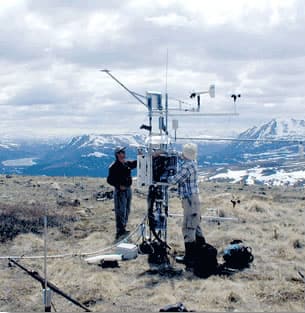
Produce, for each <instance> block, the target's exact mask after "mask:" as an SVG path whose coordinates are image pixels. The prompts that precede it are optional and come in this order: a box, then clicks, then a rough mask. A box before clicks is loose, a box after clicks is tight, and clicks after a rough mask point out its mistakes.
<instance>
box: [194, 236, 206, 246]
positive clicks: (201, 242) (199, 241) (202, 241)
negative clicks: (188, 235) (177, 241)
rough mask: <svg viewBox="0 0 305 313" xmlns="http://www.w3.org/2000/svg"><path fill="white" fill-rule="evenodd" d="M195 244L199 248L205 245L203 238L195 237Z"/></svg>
mask: <svg viewBox="0 0 305 313" xmlns="http://www.w3.org/2000/svg"><path fill="white" fill-rule="evenodd" d="M196 244H197V245H198V246H199V247H201V246H203V245H205V244H206V241H205V238H204V237H203V236H202V237H201V236H200V237H199V236H196Z"/></svg>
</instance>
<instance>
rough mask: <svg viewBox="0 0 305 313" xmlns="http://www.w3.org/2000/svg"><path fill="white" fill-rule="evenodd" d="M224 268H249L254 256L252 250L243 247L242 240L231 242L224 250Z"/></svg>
mask: <svg viewBox="0 0 305 313" xmlns="http://www.w3.org/2000/svg"><path fill="white" fill-rule="evenodd" d="M223 259H224V261H225V263H224V266H225V267H229V268H234V269H243V268H246V267H249V265H250V263H251V262H253V260H254V256H253V254H252V249H251V248H250V247H248V246H245V245H244V244H243V242H242V240H233V241H232V242H231V243H230V244H229V245H228V246H227V247H226V248H225V250H224V255H223Z"/></svg>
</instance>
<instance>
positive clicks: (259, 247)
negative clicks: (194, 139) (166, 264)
mask: <svg viewBox="0 0 305 313" xmlns="http://www.w3.org/2000/svg"><path fill="white" fill-rule="evenodd" d="M107 188H108V187H107V185H106V183H105V181H104V180H103V179H96V178H80V177H78V178H63V177H30V176H13V177H11V178H6V177H5V176H0V215H1V218H0V221H1V222H0V235H1V245H0V255H1V256H4V255H42V254H43V235H42V222H41V218H42V216H43V215H44V212H45V209H47V212H48V215H49V216H50V218H49V220H50V222H51V225H50V226H51V227H50V228H49V231H48V233H49V238H50V240H49V251H48V253H49V254H57V253H68V254H79V253H80V252H81V253H83V252H91V251H96V250H100V249H102V248H103V247H106V246H109V245H111V244H112V243H113V240H114V234H115V228H114V222H115V221H114V213H113V211H112V208H113V203H112V201H111V200H109V201H96V198H95V195H96V193H97V192H99V191H105V190H107ZM200 188H201V198H202V213H203V214H208V213H209V211H208V208H216V209H217V210H218V212H219V214H220V215H221V216H234V217H237V218H238V219H239V221H238V222H222V223H220V224H217V223H208V222H206V221H202V227H203V230H204V232H205V236H206V239H207V241H208V242H210V243H211V244H213V245H214V246H216V247H217V249H218V251H219V262H220V263H221V262H222V253H223V249H224V248H225V247H226V245H228V244H229V242H230V241H231V240H232V239H242V240H244V241H245V242H246V243H247V244H248V245H249V246H251V247H252V249H253V254H254V257H255V260H254V263H253V264H252V266H251V268H250V269H247V270H245V271H243V272H239V273H237V274H235V275H233V276H231V277H219V276H211V277H210V278H208V279H199V278H197V277H195V276H193V274H191V273H189V272H184V273H183V275H182V276H180V277H173V278H170V277H166V276H160V275H152V274H150V273H148V272H147V271H148V270H149V265H148V263H147V256H139V257H138V258H137V259H135V260H132V261H125V262H121V263H120V267H119V268H116V269H103V268H101V267H100V266H97V265H88V264H87V263H86V262H85V261H84V259H83V258H81V257H67V258H62V259H50V260H49V261H48V272H49V278H50V281H51V282H53V283H54V284H56V285H57V286H58V287H59V288H62V289H63V290H64V291H65V292H66V293H68V294H70V295H72V296H73V297H74V298H76V299H78V300H79V301H81V302H83V303H86V304H88V305H90V309H91V310H92V311H99V312H101V311H116V312H121V311H138V310H139V311H140V310H141V311H143V310H146V311H147V310H148V311H159V309H160V308H161V307H163V306H165V305H167V304H172V303H176V302H178V301H181V302H183V303H184V305H185V306H186V307H187V308H188V309H192V310H196V311H253V312H257V311H268V312H269V311H270V312H271V311H290V312H299V311H303V310H304V286H305V284H304V282H303V281H302V280H301V278H300V276H299V275H298V271H299V270H300V271H302V272H303V273H304V272H305V265H304V260H305V239H304V237H305V229H304V220H305V219H304V217H305V209H304V201H305V195H304V190H303V189H301V188H292V187H291V188H287V187H276V188H275V187H274V188H270V187H264V186H244V185H233V184H225V183H223V184H214V183H206V182H203V183H201V186H200ZM231 200H239V202H240V203H238V204H237V205H236V207H235V208H234V209H233V205H232V202H231ZM170 212H171V213H182V209H181V205H180V201H179V199H177V198H175V197H172V198H171V199H170ZM145 213H146V199H145V195H143V194H141V193H137V192H134V195H133V209H132V212H131V216H130V224H129V228H130V229H134V228H135V227H136V225H137V224H138V223H139V222H140V221H141V219H142V218H143V216H144V214H145ZM4 217H5V218H4ZM168 224H169V225H168V228H169V244H170V245H171V246H172V250H176V251H177V252H182V251H183V238H182V235H181V229H180V228H181V219H179V218H170V219H169V221H168ZM8 226H10V227H8ZM137 237H138V236H134V237H133V240H134V242H135V241H136V239H137ZM20 263H22V264H24V265H26V266H28V267H29V268H31V269H33V270H37V271H39V272H40V273H41V274H43V260H42V259H35V260H28V259H24V260H20ZM174 266H175V267H176V268H177V269H180V268H181V269H182V268H183V267H182V266H181V265H179V264H174ZM0 281H1V285H0V311H15V312H21V311H22V312H24V311H42V310H43V304H42V292H41V286H40V284H39V283H38V282H36V281H35V280H33V279H32V278H30V277H29V276H27V275H25V274H24V273H23V272H21V270H19V269H18V268H16V267H8V266H7V261H6V260H0ZM53 302H54V305H55V307H56V309H57V311H71V312H73V311H81V309H79V308H77V307H75V306H74V305H72V304H70V303H68V302H67V301H66V300H64V299H62V298H60V297H59V296H57V295H54V294H53Z"/></svg>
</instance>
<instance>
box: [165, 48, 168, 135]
mask: <svg viewBox="0 0 305 313" xmlns="http://www.w3.org/2000/svg"><path fill="white" fill-rule="evenodd" d="M167 73H168V48H167V49H166V70H165V126H166V129H167V128H168V93H167Z"/></svg>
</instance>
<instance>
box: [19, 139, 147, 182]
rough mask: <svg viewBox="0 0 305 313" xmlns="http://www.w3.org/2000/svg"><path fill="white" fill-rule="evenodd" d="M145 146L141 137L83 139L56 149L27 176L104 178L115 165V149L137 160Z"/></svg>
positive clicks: (27, 170) (28, 169)
mask: <svg viewBox="0 0 305 313" xmlns="http://www.w3.org/2000/svg"><path fill="white" fill-rule="evenodd" d="M142 144H143V137H142V136H139V135H130V134H122V135H107V134H106V135H95V134H90V135H82V136H76V137H73V138H72V139H70V140H68V141H67V142H66V143H64V144H61V145H59V146H57V147H53V149H52V150H51V151H49V153H48V154H47V156H45V157H44V158H43V159H41V160H39V161H38V162H37V164H36V165H34V166H31V167H28V168H26V169H25V171H24V173H28V174H30V173H35V174H45V175H58V176H60V175H67V176H97V177H105V176H106V175H107V172H108V166H109V164H110V163H111V162H112V161H113V158H114V155H113V151H114V148H115V147H116V146H126V147H128V149H127V156H128V157H129V158H135V157H136V150H137V149H136V147H137V146H139V145H142Z"/></svg>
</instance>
